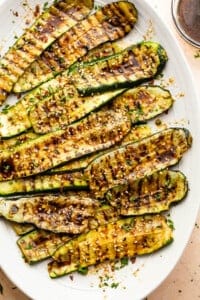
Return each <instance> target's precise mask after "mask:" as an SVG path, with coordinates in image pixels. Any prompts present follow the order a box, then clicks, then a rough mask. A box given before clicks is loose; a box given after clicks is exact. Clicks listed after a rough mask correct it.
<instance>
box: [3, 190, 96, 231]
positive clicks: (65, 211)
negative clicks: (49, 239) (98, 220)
mask: <svg viewBox="0 0 200 300" xmlns="http://www.w3.org/2000/svg"><path fill="white" fill-rule="evenodd" d="M98 206H99V201H96V200H93V199H92V198H91V196H90V195H89V194H88V193H84V192H79V193H72V192H71V193H70V192H68V193H65V194H61V195H59V194H58V195H54V194H53V195H42V196H35V197H24V198H20V199H16V200H14V201H12V200H6V199H0V214H1V216H3V217H4V218H6V219H7V220H10V221H14V222H17V223H31V224H33V225H35V226H36V227H38V228H41V229H45V230H49V231H53V232H60V233H67V234H79V233H81V232H83V231H84V230H86V229H87V228H88V222H89V221H88V219H90V218H91V217H93V216H94V213H95V211H96V209H97V207H98Z"/></svg>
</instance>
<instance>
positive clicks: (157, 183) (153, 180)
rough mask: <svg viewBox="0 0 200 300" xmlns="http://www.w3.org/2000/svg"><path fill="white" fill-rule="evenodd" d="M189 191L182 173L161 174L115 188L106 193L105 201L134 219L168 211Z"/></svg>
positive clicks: (164, 171)
mask: <svg viewBox="0 0 200 300" xmlns="http://www.w3.org/2000/svg"><path fill="white" fill-rule="evenodd" d="M187 191H188V183H187V180H186V177H185V176H184V175H183V174H182V173H181V172H178V171H169V170H162V171H160V172H155V173H153V174H152V175H150V176H146V177H144V178H142V179H139V180H135V181H132V182H129V184H126V185H119V186H115V187H114V188H112V189H111V190H109V191H108V192H107V193H106V199H107V200H108V201H109V203H110V204H111V205H112V206H113V207H117V208H118V209H119V212H120V214H121V215H125V216H128V215H130V216H133V215H142V214H147V213H159V212H162V211H165V210H168V209H169V206H170V205H171V204H172V203H174V202H179V201H181V200H182V199H183V198H184V197H185V196H186V194H187Z"/></svg>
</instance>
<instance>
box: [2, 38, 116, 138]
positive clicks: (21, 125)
mask: <svg viewBox="0 0 200 300" xmlns="http://www.w3.org/2000/svg"><path fill="white" fill-rule="evenodd" d="M117 50H118V48H117V46H116V45H115V44H114V43H105V44H103V45H101V46H99V47H98V48H95V49H93V50H91V51H89V52H88V54H87V55H86V56H84V57H83V58H82V60H84V61H87V60H88V61H90V60H92V59H94V58H102V57H105V56H108V55H111V54H114V53H116V52H117ZM67 73H68V72H67V71H66V72H63V73H62V75H60V76H57V77H56V78H53V79H51V80H50V81H48V82H46V83H44V84H42V85H40V86H39V87H37V88H35V89H34V90H32V91H31V92H29V93H27V94H26V95H25V96H24V97H23V98H22V99H21V100H19V101H18V102H17V103H16V104H15V105H13V106H11V107H9V108H8V109H7V110H6V113H0V124H1V126H0V136H1V137H3V138H10V137H12V136H15V135H19V134H20V133H22V132H24V131H27V130H28V129H30V128H31V126H32V124H31V121H30V118H29V111H30V110H31V108H32V107H34V105H37V103H38V102H39V101H42V100H43V99H49V98H51V97H54V98H58V97H60V94H61V95H64V91H66V87H68V88H70V90H72V89H73V87H72V86H70V84H71V83H70V80H69V77H68V74H67ZM62 91H63V92H62ZM73 92H74V93H75V95H77V91H76V90H75V88H74V89H73ZM54 94H55V96H52V95H54ZM77 97H78V96H77ZM44 101H45V100H44Z"/></svg>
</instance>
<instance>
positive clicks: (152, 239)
mask: <svg viewBox="0 0 200 300" xmlns="http://www.w3.org/2000/svg"><path fill="white" fill-rule="evenodd" d="M172 240H173V233H172V229H171V228H170V226H169V225H168V224H167V220H166V218H165V217H163V216H161V215H154V216H153V215H152V216H145V217H135V218H127V219H121V220H118V221H116V222H112V223H108V224H106V225H104V226H100V227H98V228H97V229H95V230H91V231H89V232H88V233H86V234H84V235H80V236H79V237H77V238H74V239H72V240H70V241H69V242H67V243H66V244H65V245H63V246H61V247H60V248H58V249H57V250H56V251H55V253H54V254H53V258H54V259H55V261H53V262H50V263H49V264H48V271H49V275H50V277H51V278H56V277H59V276H62V275H65V274H69V273H71V272H74V271H77V270H79V269H80V268H85V267H88V266H91V265H94V264H97V263H100V262H103V261H105V260H109V261H114V260H117V259H121V258H123V257H128V258H131V257H133V256H135V255H144V254H148V253H152V252H155V251H156V250H158V249H160V248H162V247H163V246H165V245H167V244H169V243H170V242H171V241H172Z"/></svg>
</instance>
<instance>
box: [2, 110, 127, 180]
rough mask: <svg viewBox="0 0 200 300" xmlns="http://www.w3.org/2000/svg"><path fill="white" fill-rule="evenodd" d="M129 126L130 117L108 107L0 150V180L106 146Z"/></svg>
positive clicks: (111, 144)
mask: <svg viewBox="0 0 200 300" xmlns="http://www.w3.org/2000/svg"><path fill="white" fill-rule="evenodd" d="M102 128H104V130H103V131H102ZM130 128H131V123H130V119H129V117H128V116H127V114H125V113H123V112H114V111H112V110H110V111H100V112H98V113H95V114H91V115H89V116H88V117H87V118H85V119H83V120H81V121H79V122H77V123H74V124H73V125H71V126H68V127H67V128H66V129H65V130H58V131H56V132H53V133H49V134H46V135H43V136H41V137H38V138H36V139H34V140H30V141H28V142H26V143H23V144H22V145H19V146H16V147H14V148H13V149H12V150H7V151H3V152H2V153H1V156H0V181H7V180H11V179H17V178H22V177H26V176H31V175H36V174H38V173H42V172H45V171H47V170H49V169H51V168H53V167H56V166H58V165H61V164H64V163H66V162H68V161H70V160H73V159H76V158H79V157H81V156H84V155H87V154H90V153H93V152H97V151H100V150H103V149H107V148H109V147H111V146H113V145H114V144H116V143H117V142H119V141H120V140H122V138H123V137H124V136H125V135H126V134H127V133H128V132H129V131H130Z"/></svg>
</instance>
